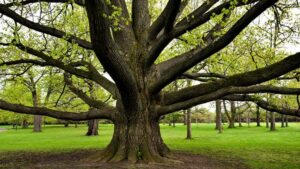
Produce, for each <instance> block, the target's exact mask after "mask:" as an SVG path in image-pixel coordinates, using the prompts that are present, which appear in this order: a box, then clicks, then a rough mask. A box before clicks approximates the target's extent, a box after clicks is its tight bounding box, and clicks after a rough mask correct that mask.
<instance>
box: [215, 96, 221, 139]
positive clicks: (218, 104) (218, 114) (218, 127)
mask: <svg viewBox="0 0 300 169" xmlns="http://www.w3.org/2000/svg"><path fill="white" fill-rule="evenodd" d="M221 104H222V102H221V100H216V130H218V131H219V133H222V130H223V127H222V114H221V113H222V112H221Z"/></svg>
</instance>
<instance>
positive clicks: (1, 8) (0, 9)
mask: <svg viewBox="0 0 300 169" xmlns="http://www.w3.org/2000/svg"><path fill="white" fill-rule="evenodd" d="M0 13H1V14H3V15H6V16H7V17H9V18H11V19H13V20H14V21H15V22H17V23H19V24H21V25H24V26H26V27H28V28H30V29H33V30H35V31H38V32H41V33H45V34H48V35H51V36H54V37H57V38H61V39H65V40H67V41H68V42H70V43H76V44H78V45H79V46H81V47H83V48H86V49H92V44H91V43H90V42H88V41H86V40H84V39H80V38H78V37H76V36H74V35H70V34H67V33H66V32H63V31H61V30H58V29H56V28H52V27H49V26H45V25H41V24H39V23H35V22H32V21H30V20H28V19H26V18H24V17H22V16H21V15H19V14H18V13H16V12H14V11H13V10H11V9H9V8H8V7H7V6H6V5H3V4H0Z"/></svg>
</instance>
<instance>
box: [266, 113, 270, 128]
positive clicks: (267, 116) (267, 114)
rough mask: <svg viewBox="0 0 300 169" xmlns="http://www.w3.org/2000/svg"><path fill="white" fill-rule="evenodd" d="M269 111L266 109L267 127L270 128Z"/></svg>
mask: <svg viewBox="0 0 300 169" xmlns="http://www.w3.org/2000/svg"><path fill="white" fill-rule="evenodd" d="M269 119H270V118H269V112H268V111H266V128H269Z"/></svg>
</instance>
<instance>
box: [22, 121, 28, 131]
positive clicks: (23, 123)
mask: <svg viewBox="0 0 300 169" xmlns="http://www.w3.org/2000/svg"><path fill="white" fill-rule="evenodd" d="M28 126H29V124H28V121H27V120H26V119H24V120H23V121H22V128H23V129H26V128H28Z"/></svg>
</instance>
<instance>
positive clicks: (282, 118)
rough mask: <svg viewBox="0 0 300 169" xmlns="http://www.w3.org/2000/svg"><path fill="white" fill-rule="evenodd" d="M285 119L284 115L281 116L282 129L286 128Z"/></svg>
mask: <svg viewBox="0 0 300 169" xmlns="http://www.w3.org/2000/svg"><path fill="white" fill-rule="evenodd" d="M284 122H285V119H284V115H283V114H282V115H281V127H282V128H284V127H285V123H284Z"/></svg>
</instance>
